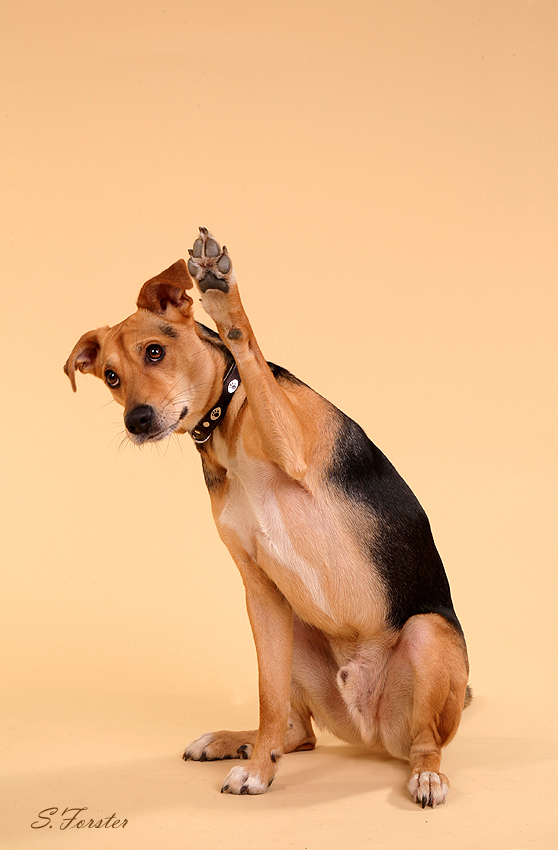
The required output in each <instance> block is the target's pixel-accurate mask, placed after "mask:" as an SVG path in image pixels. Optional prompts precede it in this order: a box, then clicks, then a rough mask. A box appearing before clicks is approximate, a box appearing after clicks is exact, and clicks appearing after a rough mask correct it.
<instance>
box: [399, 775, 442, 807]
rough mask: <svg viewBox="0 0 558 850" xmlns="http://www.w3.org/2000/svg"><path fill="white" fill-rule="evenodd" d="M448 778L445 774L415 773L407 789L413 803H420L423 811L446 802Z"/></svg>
mask: <svg viewBox="0 0 558 850" xmlns="http://www.w3.org/2000/svg"><path fill="white" fill-rule="evenodd" d="M448 784H449V783H448V778H447V776H444V774H443V773H431V772H430V771H427V770H425V771H423V772H422V773H415V774H414V775H413V776H411V778H410V779H409V783H408V785H407V788H408V789H409V791H410V792H411V797H412V798H413V802H415V803H420V805H421V806H422V808H423V809H425V808H426V806H432V808H433V809H435V808H436V806H439V805H440V804H441V803H445V802H446V795H447V793H448Z"/></svg>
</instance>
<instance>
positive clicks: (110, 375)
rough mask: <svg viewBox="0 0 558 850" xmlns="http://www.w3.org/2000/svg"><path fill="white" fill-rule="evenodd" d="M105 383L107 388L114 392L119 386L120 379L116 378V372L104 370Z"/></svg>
mask: <svg viewBox="0 0 558 850" xmlns="http://www.w3.org/2000/svg"><path fill="white" fill-rule="evenodd" d="M105 381H106V382H107V384H108V385H109V387H110V388H111V389H113V390H115V389H116V387H118V386H120V378H119V377H118V375H117V374H116V372H114V371H113V370H112V369H107V370H106V372H105Z"/></svg>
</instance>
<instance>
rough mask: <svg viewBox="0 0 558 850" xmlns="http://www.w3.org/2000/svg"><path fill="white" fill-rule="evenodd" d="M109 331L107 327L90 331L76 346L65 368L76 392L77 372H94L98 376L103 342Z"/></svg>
mask: <svg viewBox="0 0 558 850" xmlns="http://www.w3.org/2000/svg"><path fill="white" fill-rule="evenodd" d="M108 330H109V328H108V327H106V328H99V329H98V330H96V331H88V332H87V333H86V334H84V335H83V336H82V337H81V339H79V340H78V342H76V344H75V345H74V350H73V351H72V353H71V354H70V356H69V357H68V360H67V361H66V364H65V366H64V371H65V373H66V375H67V376H68V378H69V379H70V383H71V385H72V389H73V391H74V392H75V391H76V390H77V386H76V372H77V370H78V369H79V371H80V372H93V374H95V375H97V369H98V359H99V352H100V350H101V340H102V338H103V337H104V335H105V334H106V332H107V331H108ZM97 377H99V375H97Z"/></svg>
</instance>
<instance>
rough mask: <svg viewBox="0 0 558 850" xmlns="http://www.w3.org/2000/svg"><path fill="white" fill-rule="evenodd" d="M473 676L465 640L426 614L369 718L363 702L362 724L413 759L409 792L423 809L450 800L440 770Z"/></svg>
mask: <svg viewBox="0 0 558 850" xmlns="http://www.w3.org/2000/svg"><path fill="white" fill-rule="evenodd" d="M467 676H468V663H467V652H466V649H465V643H464V641H463V638H462V636H461V635H460V634H459V633H458V632H457V630H456V629H455V628H454V627H453V626H452V625H451V624H450V623H448V622H447V621H446V620H445V619H443V618H442V617H440V616H439V615H437V614H420V615H417V616H414V617H411V618H410V619H409V620H408V621H407V622H406V623H405V625H404V626H403V629H402V630H401V633H400V636H399V640H398V642H397V644H396V645H395V646H394V647H393V649H392V651H391V655H390V659H389V661H388V664H387V668H386V671H385V679H384V684H383V688H382V693H381V698H380V700H379V702H377V703H376V704H375V706H374V708H373V710H372V711H371V712H370V716H369V717H368V716H367V712H366V706H365V705H364V703H363V702H361V708H362V711H363V718H362V722H363V723H367V722H368V723H369V724H370V728H371V731H372V728H374V729H376V730H377V733H378V735H379V739H380V741H381V744H382V746H383V747H384V748H385V749H386V750H387V751H388V752H389V753H390V754H391V755H392V756H395V757H396V758H402V759H407V760H408V761H409V766H410V774H411V775H410V780H409V784H408V788H409V791H410V792H411V796H412V798H413V800H414V801H415V802H417V803H420V804H421V805H422V807H423V808H424V807H425V806H432V807H435V806H437V805H439V804H440V803H443V802H445V799H446V794H447V790H448V780H447V777H446V776H444V774H443V773H441V772H440V764H441V757H442V747H444V746H445V745H446V744H448V743H449V742H450V741H451V740H452V738H453V736H454V735H455V733H456V731H457V727H458V726H459V721H460V719H461V713H462V710H463V706H464V703H465V694H466V687H467ZM348 684H349V683H348Z"/></svg>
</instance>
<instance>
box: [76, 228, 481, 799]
mask: <svg viewBox="0 0 558 850" xmlns="http://www.w3.org/2000/svg"><path fill="white" fill-rule="evenodd" d="M192 278H193V279H194V280H195V281H196V283H197V286H198V288H199V290H200V293H201V303H202V305H203V307H204V309H205V311H206V312H207V313H208V314H209V315H210V316H211V318H212V319H213V320H214V322H215V324H216V326H217V330H218V332H219V333H218V334H216V333H215V332H214V331H211V330H210V329H209V328H207V327H205V326H204V325H202V324H200V323H198V322H196V321H195V320H194V318H193V300H192V298H190V296H189V295H188V294H187V290H190V289H191V288H192V287H193V282H192ZM78 369H79V371H80V372H86V373H87V372H91V373H92V374H94V375H96V376H97V377H98V378H101V380H104V382H105V383H106V384H107V386H108V387H109V389H110V390H111V392H112V395H113V396H114V398H115V400H116V401H117V402H119V404H121V405H122V406H123V407H124V422H125V425H126V431H127V434H128V436H129V438H130V440H131V441H132V442H133V443H136V444H138V445H141V444H143V443H146V442H148V441H155V440H162V439H163V438H165V437H167V436H169V435H170V434H184V433H189V434H190V435H191V437H192V438H193V440H194V442H195V444H196V447H197V449H198V452H199V454H200V457H201V462H202V467H203V473H204V476H205V482H206V484H207V488H208V490H209V495H210V497H211V507H212V511H213V517H214V519H215V524H216V526H217V530H218V532H219V535H220V537H221V539H222V540H223V542H224V543H225V545H226V546H227V548H228V550H229V552H230V553H231V555H232V558H233V560H234V561H235V563H236V565H237V567H238V569H239V570H240V574H241V576H242V579H243V582H244V585H245V589H246V604H247V609H248V616H249V619H250V624H251V627H252V631H253V635H254V641H255V645H256V652H257V659H258V672H259V704H260V723H259V728H258V729H257V730H254V731H250V732H228V731H221V732H214V733H212V734H206V735H202V737H201V738H198V739H197V740H196V741H193V742H192V743H191V744H190V745H189V746H188V747H187V748H186V751H185V752H184V758H185V759H195V760H197V761H206V760H213V759H234V758H240V759H245V760H246V761H243V762H242V763H241V764H240V765H239V766H236V767H233V768H232V770H231V771H230V772H229V774H228V776H227V777H226V779H225V781H224V784H223V787H222V791H223V792H225V793H229V794H262V793H264V792H265V791H266V790H267V788H268V787H269V786H270V785H271V783H272V781H273V778H274V776H275V773H276V771H277V768H278V765H279V761H280V759H281V757H282V755H283V754H284V753H290V752H293V751H295V750H312V749H313V748H314V746H315V743H316V737H315V734H314V731H313V726H312V719H314V721H315V723H316V724H317V726H318V727H319V728H322V729H328V730H329V731H330V732H332V733H333V734H334V735H336V736H337V737H339V738H341V739H342V740H344V741H347V742H349V743H353V744H354V743H362V744H365V745H366V746H368V747H372V748H376V749H380V750H382V751H384V752H386V751H387V753H390V754H391V755H392V756H394V757H396V758H399V759H405V760H408V761H409V765H410V779H409V783H408V788H409V791H410V793H411V796H412V798H413V800H414V801H415V802H418V803H420V804H421V805H422V807H423V808H424V807H425V806H427V805H429V806H432V807H434V806H437V805H438V804H440V803H443V802H444V801H445V798H446V793H447V786H448V781H447V778H446V777H445V776H444V774H442V773H440V761H441V749H442V747H443V746H444V745H445V744H447V743H448V742H449V741H451V739H452V738H453V736H454V735H455V733H456V731H457V727H458V725H459V721H460V718H461V712H462V710H463V708H464V706H465V705H466V704H467V703H468V702H469V699H470V691H469V688H468V686H467V678H468V661H467V650H466V645H465V640H464V637H463V632H462V629H461V626H460V624H459V621H458V619H457V617H456V615H455V611H454V608H453V604H452V599H451V595H450V588H449V584H448V581H447V578H446V574H445V572H444V568H443V566H442V562H441V560H440V556H439V554H438V552H437V550H436V546H435V544H434V540H433V537H432V533H431V530H430V525H429V522H428V519H427V517H426V515H425V513H424V511H423V510H422V508H421V506H420V505H419V503H418V501H417V499H416V498H415V496H414V495H413V493H412V492H411V490H410V489H409V487H408V486H407V485H406V484H405V482H404V481H403V480H402V478H401V477H400V476H399V475H398V473H397V472H396V471H395V469H394V467H393V466H392V465H391V463H390V462H389V461H388V460H387V458H386V457H385V456H384V455H383V454H382V453H381V451H380V450H379V449H378V448H377V447H376V446H375V445H374V444H373V443H372V442H371V441H370V440H369V439H368V437H367V436H366V435H365V433H364V432H363V431H362V429H361V428H360V427H359V426H358V425H357V424H356V423H355V422H353V421H352V420H351V419H349V418H348V417H347V416H345V415H344V414H343V413H342V412H341V411H340V410H338V409H337V408H336V407H334V405H333V404H331V403H330V402H329V401H327V400H326V399H325V398H323V397H322V396H320V395H318V394H317V393H316V392H314V391H313V390H312V389H311V388H310V387H308V386H307V385H306V384H304V383H302V381H300V380H298V379H297V378H295V377H294V376H293V375H292V374H290V372H288V371H286V370H285V369H283V368H281V367H279V366H276V365H274V364H273V363H268V362H266V360H265V359H264V357H263V354H262V352H261V351H260V348H259V346H258V343H257V342H256V338H255V336H254V333H253V331H252V328H251V326H250V322H249V321H248V318H247V316H246V313H245V312H244V308H243V306H242V303H241V300H240V296H239V293H238V287H237V284H236V276H235V272H234V270H233V267H232V263H231V260H230V257H229V254H228V252H227V249H226V248H225V247H223V248H222V249H221V247H220V246H219V244H218V243H217V241H216V240H215V239H214V238H213V237H212V235H211V234H210V233H209V232H208V231H207V230H206V229H205V228H200V235H199V237H198V238H197V239H196V241H195V243H194V247H193V249H192V250H191V251H190V259H189V260H188V263H187V264H186V263H185V262H184V260H179V261H178V262H177V263H175V264H174V265H172V266H171V267H170V268H169V269H167V270H166V271H164V272H162V274H160V275H158V276H157V277H154V278H151V280H149V281H147V283H145V284H144V286H143V287H142V289H141V292H140V294H139V297H138V301H137V311H136V312H135V313H134V314H133V315H132V316H130V317H129V318H127V319H125V320H124V321H123V322H121V323H120V324H118V325H116V326H115V327H105V328H100V329H99V330H95V331H91V332H89V333H87V334H85V335H84V336H82V337H81V339H80V340H79V342H78V343H77V344H76V346H75V347H74V350H73V351H72V353H71V355H70V357H69V359H68V361H67V363H66V365H65V367H64V370H65V372H66V374H67V375H68V377H69V379H70V381H71V384H72V387H73V389H74V391H75V390H76V381H75V372H76V370H78Z"/></svg>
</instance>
